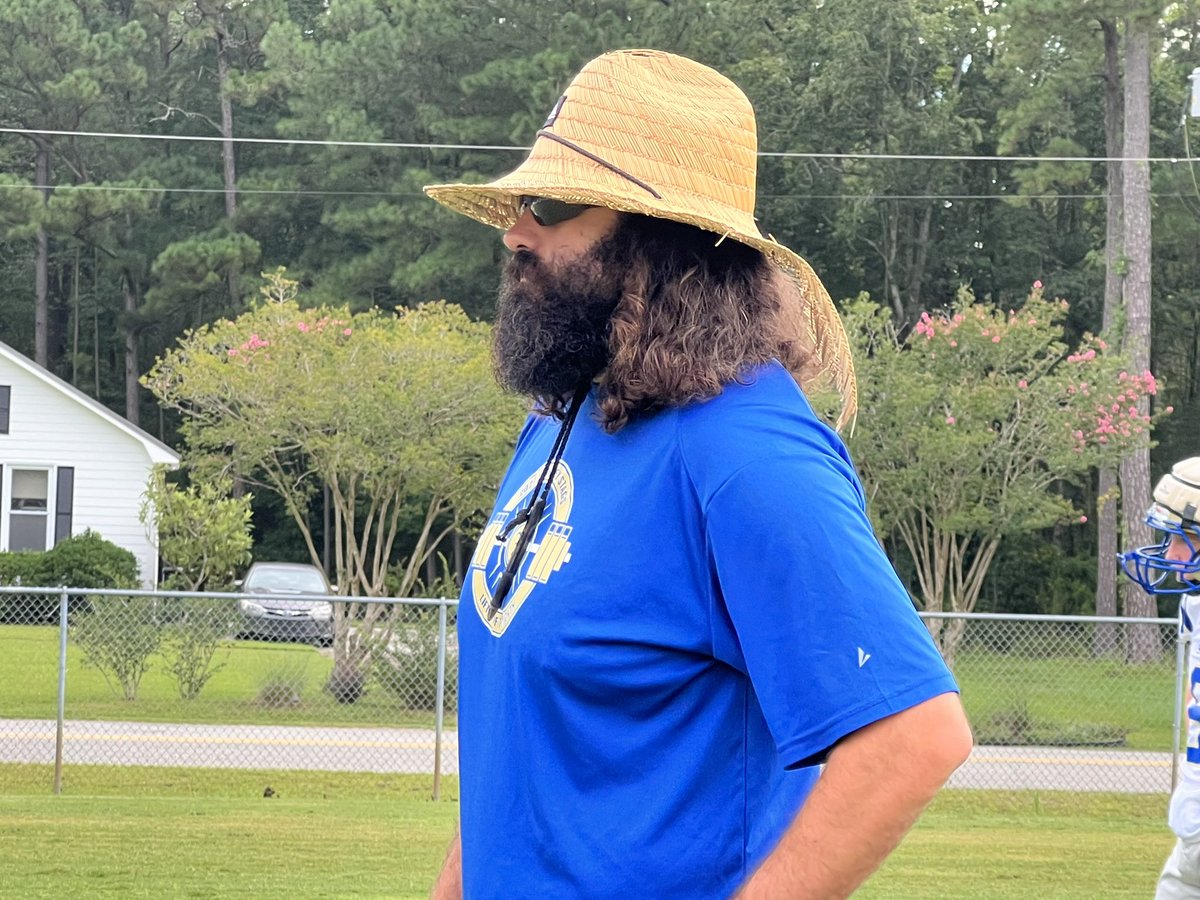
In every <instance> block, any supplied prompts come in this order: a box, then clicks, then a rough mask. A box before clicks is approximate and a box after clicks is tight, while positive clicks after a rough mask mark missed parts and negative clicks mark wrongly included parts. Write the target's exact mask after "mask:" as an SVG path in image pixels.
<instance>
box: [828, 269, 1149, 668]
mask: <svg viewBox="0 0 1200 900" xmlns="http://www.w3.org/2000/svg"><path fill="white" fill-rule="evenodd" d="M1066 309H1067V304H1066V302H1065V301H1054V300H1049V299H1046V298H1045V297H1044V296H1043V290H1042V284H1041V282H1040V281H1039V282H1034V284H1033V288H1032V290H1031V292H1030V293H1029V296H1028V298H1027V299H1026V301H1025V303H1024V305H1023V306H1022V307H1021V308H1020V309H1010V310H1007V311H1005V310H998V309H995V308H992V307H990V306H985V305H983V304H979V303H976V302H974V298H973V296H972V295H971V293H970V291H969V290H967V289H965V288H964V289H962V290H960V292H959V294H958V296H957V298H956V300H955V302H954V303H953V304H952V305H951V306H950V307H949V308H948V309H945V310H943V311H941V312H937V313H934V314H930V313H928V312H926V313H923V314H922V315H921V316H920V318H919V319H918V321H917V322H916V324H915V326H914V327H913V328H912V329H911V330H909V331H908V332H907V333H906V334H903V335H901V334H900V333H898V331H897V330H896V328H895V327H894V326H893V324H892V320H891V318H890V316H889V315H888V313H887V311H886V310H884V309H883V308H881V307H880V306H878V305H876V304H874V303H872V302H870V301H869V300H867V299H865V298H859V299H858V300H857V301H854V302H852V303H851V304H849V306H848V309H847V311H846V319H847V327H848V330H849V331H850V334H851V340H852V342H854V344H855V357H856V359H855V363H856V366H857V367H858V373H859V380H858V383H859V390H860V395H859V415H858V419H857V423H856V427H855V430H854V432H853V434H852V435H851V436H850V438H849V445H850V448H851V450H852V452H853V453H854V457H855V460H856V463H857V465H858V467H859V471H860V473H861V476H862V480H863V484H864V489H865V490H866V492H867V496H868V498H869V506H870V510H871V514H872V516H873V518H874V520H875V524H876V527H877V530H878V532H879V533H880V534H881V535H893V536H895V537H897V538H898V539H899V540H900V542H901V543H902V544H903V546H904V547H905V548H906V549H907V550H908V552H909V554H910V555H911V557H912V561H913V564H914V566H915V571H916V574H915V577H916V588H917V596H916V598H915V599H916V602H917V605H918V607H919V608H920V609H922V610H925V611H929V612H943V611H945V612H970V611H972V610H973V609H974V608H975V604H976V602H977V601H978V599H979V594H980V591H981V589H982V587H983V584H984V578H985V576H986V575H987V572H988V568H989V567H990V565H991V563H992V560H993V559H994V557H995V554H996V550H997V548H998V546H999V544H1000V541H1001V539H1002V538H1003V537H1004V536H1005V535H1007V534H1017V533H1021V532H1029V531H1035V530H1039V529H1042V528H1046V527H1049V526H1052V525H1055V524H1059V523H1070V522H1075V523H1080V522H1086V521H1087V517H1086V515H1085V513H1084V512H1083V511H1081V510H1078V509H1076V508H1074V507H1073V506H1072V504H1071V502H1070V501H1069V500H1068V499H1067V498H1065V497H1064V496H1062V494H1061V493H1059V492H1058V491H1057V490H1055V486H1056V483H1058V482H1067V483H1075V482H1079V481H1081V480H1082V479H1084V478H1085V477H1087V476H1088V475H1089V472H1090V470H1091V469H1092V467H1095V466H1099V465H1101V464H1107V465H1115V464H1116V463H1118V462H1119V461H1120V459H1121V458H1122V457H1123V456H1125V455H1127V454H1128V453H1130V452H1132V451H1133V450H1134V449H1136V448H1138V447H1141V446H1145V445H1146V444H1147V442H1148V441H1149V439H1150V430H1151V427H1152V426H1153V423H1154V418H1155V416H1157V415H1161V414H1164V413H1167V412H1170V407H1167V408H1165V409H1163V410H1161V411H1158V412H1156V413H1155V414H1153V415H1152V414H1149V413H1146V412H1143V411H1142V410H1141V407H1140V406H1139V401H1141V400H1142V399H1143V398H1146V397H1147V396H1153V395H1154V394H1155V393H1156V391H1157V384H1156V381H1155V378H1154V376H1153V375H1152V374H1151V373H1150V372H1149V371H1143V372H1133V371H1130V369H1129V367H1128V365H1127V362H1126V360H1125V359H1124V358H1123V357H1122V356H1121V355H1120V354H1118V353H1116V352H1114V350H1113V349H1112V348H1110V347H1109V345H1108V344H1107V342H1106V341H1105V340H1104V339H1103V338H1102V337H1096V336H1092V335H1085V336H1084V338H1083V339H1082V341H1081V343H1080V345H1079V346H1078V347H1077V348H1074V349H1071V348H1068V347H1067V345H1066V344H1064V342H1063V329H1062V325H1061V323H1062V320H1063V318H1064V316H1065V313H1066ZM927 624H928V626H929V628H930V630H931V632H932V633H933V635H934V637H935V639H936V640H937V641H938V644H939V647H940V649H941V650H942V652H943V654H945V655H946V656H947V657H950V658H952V657H953V655H954V651H955V649H956V648H957V646H958V642H959V639H960V638H961V636H962V629H963V623H962V620H938V619H936V618H931V619H929V620H928V621H927Z"/></svg>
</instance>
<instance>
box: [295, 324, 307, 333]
mask: <svg viewBox="0 0 1200 900" xmlns="http://www.w3.org/2000/svg"><path fill="white" fill-rule="evenodd" d="M296 330H297V331H300V332H307V331H308V323H307V322H297V323H296Z"/></svg>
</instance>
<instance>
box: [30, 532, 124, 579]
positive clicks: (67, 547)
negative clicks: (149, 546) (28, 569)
mask: <svg viewBox="0 0 1200 900" xmlns="http://www.w3.org/2000/svg"><path fill="white" fill-rule="evenodd" d="M44 555H45V565H46V579H47V581H46V582H45V583H46V584H47V585H49V586H55V585H60V584H61V585H66V586H67V587H74V588H93V589H94V588H136V587H139V586H140V584H141V579H140V577H139V573H138V563H137V557H135V556H134V555H133V554H132V553H130V552H129V551H128V550H126V549H125V548H124V547H118V546H117V545H116V544H114V543H112V541H106V540H105V539H104V538H103V537H101V536H100V534H99V533H98V532H95V531H92V530H91V529H88V530H87V531H85V532H83V533H82V534H77V535H74V536H72V537H69V538H65V539H63V540H61V541H59V542H58V543H57V544H56V545H55V546H54V548H53V549H52V550H47V551H46V553H45V554H44Z"/></svg>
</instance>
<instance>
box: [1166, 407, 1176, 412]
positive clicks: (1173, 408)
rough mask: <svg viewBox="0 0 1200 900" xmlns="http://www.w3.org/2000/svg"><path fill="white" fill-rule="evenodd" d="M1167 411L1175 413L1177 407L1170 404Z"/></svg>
mask: <svg viewBox="0 0 1200 900" xmlns="http://www.w3.org/2000/svg"><path fill="white" fill-rule="evenodd" d="M1167 412H1168V413H1173V412H1175V407H1173V406H1168V407H1167Z"/></svg>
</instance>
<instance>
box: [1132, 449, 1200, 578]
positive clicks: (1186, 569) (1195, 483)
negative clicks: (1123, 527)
mask: <svg viewBox="0 0 1200 900" xmlns="http://www.w3.org/2000/svg"><path fill="white" fill-rule="evenodd" d="M1197 518H1200V456H1193V457H1190V458H1188V459H1185V460H1182V461H1180V462H1177V463H1175V465H1173V466H1172V467H1171V471H1170V472H1169V473H1168V474H1166V475H1164V476H1163V477H1162V478H1161V479H1159V482H1158V484H1157V485H1155V487H1154V503H1153V504H1152V505H1151V507H1150V510H1149V511H1148V512H1147V513H1146V524H1147V525H1149V526H1150V527H1151V528H1153V529H1155V530H1157V531H1160V532H1162V535H1163V536H1162V540H1161V541H1159V542H1158V543H1157V544H1149V545H1147V546H1145V547H1138V548H1137V549H1136V550H1126V551H1125V552H1124V553H1118V554H1117V558H1118V559H1119V560H1120V561H1121V569H1122V570H1123V571H1124V572H1125V574H1126V575H1128V576H1129V577H1130V578H1132V579H1133V580H1134V581H1136V582H1137V583H1138V584H1139V585H1141V587H1142V589H1143V590H1144V591H1146V593H1148V594H1191V593H1200V523H1198V522H1197ZM1175 537H1178V538H1181V539H1182V540H1183V544H1184V546H1185V547H1186V548H1187V551H1188V554H1189V558H1188V559H1168V558H1167V550H1168V548H1169V547H1170V546H1171V540H1172V538H1175ZM1175 555H1179V554H1178V551H1177V552H1176V554H1175ZM1172 575H1174V576H1175V577H1174V579H1172V578H1171V577H1170V576H1172Z"/></svg>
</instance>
